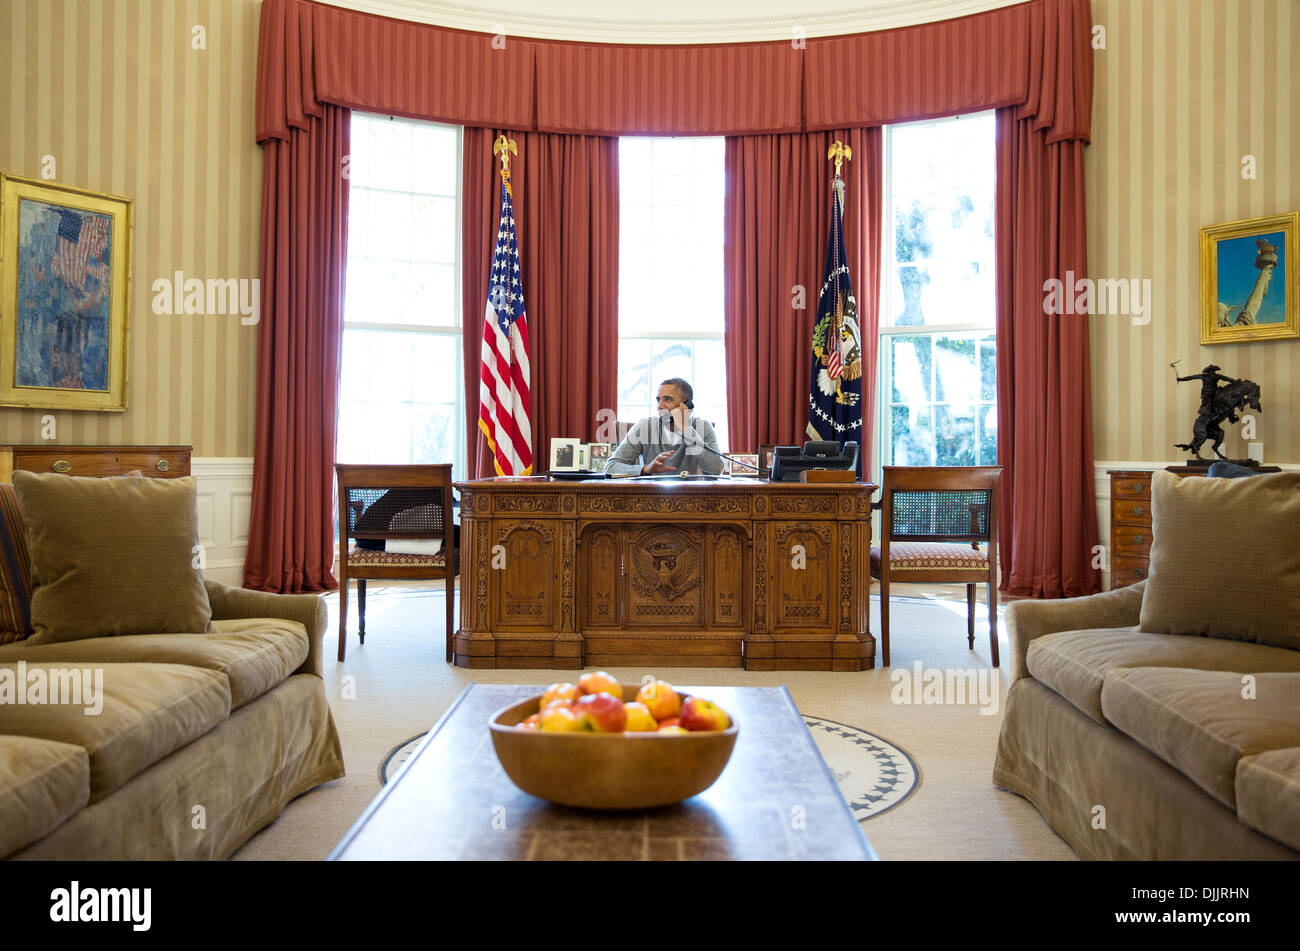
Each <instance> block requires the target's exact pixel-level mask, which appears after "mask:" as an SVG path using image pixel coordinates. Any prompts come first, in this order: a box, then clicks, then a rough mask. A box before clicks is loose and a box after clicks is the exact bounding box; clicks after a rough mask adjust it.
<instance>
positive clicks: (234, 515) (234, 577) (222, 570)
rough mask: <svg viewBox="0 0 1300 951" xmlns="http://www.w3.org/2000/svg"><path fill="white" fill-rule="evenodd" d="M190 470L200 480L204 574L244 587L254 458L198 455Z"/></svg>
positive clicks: (225, 582)
mask: <svg viewBox="0 0 1300 951" xmlns="http://www.w3.org/2000/svg"><path fill="white" fill-rule="evenodd" d="M190 473H191V474H192V475H193V476H194V478H195V481H196V482H197V483H198V508H199V544H200V545H202V546H203V557H204V568H203V576H204V577H205V578H209V579H211V580H213V581H220V582H222V583H223V584H229V585H235V586H236V587H242V586H243V583H244V559H245V558H246V557H247V555H248V522H249V514H250V511H251V508H252V502H253V460H252V459H248V458H242V457H237V456H211V457H203V458H199V457H196V458H194V459H191V460H190Z"/></svg>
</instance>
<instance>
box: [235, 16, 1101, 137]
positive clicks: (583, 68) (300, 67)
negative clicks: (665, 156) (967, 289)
mask: <svg viewBox="0 0 1300 951" xmlns="http://www.w3.org/2000/svg"><path fill="white" fill-rule="evenodd" d="M1091 21H1092V18H1091V9H1090V4H1089V0H1030V2H1027V3H1021V4H1018V5H1016V6H1012V7H1003V8H1001V9H998V10H992V11H988V12H985V13H979V14H974V15H972V16H966V17H960V18H957V19H953V20H943V21H939V22H936V23H926V24H921V25H919V26H910V27H903V28H900V29H895V30H883V31H877V32H873V33H860V34H854V35H851V36H838V37H824V38H813V39H809V40H807V45H806V48H795V46H794V45H793V44H792V43H791V42H788V41H781V42H771V43H735V44H720V45H714V46H676V45H656V46H632V45H622V44H599V43H570V42H561V41H551V40H533V39H524V38H519V37H513V36H507V37H505V38H504V43H502V42H501V41H499V40H498V41H497V42H496V44H495V45H494V37H493V36H492V34H488V33H475V32H470V31H466V30H453V29H448V28H445V27H438V26H432V25H430V24H426V23H411V22H408V21H406V20H394V19H390V18H387V17H381V16H375V15H373V14H368V13H358V12H355V11H352V10H345V9H341V8H339V7H333V6H329V5H327V4H321V3H313V2H311V0H264V2H263V4H262V25H261V39H260V46H259V50H258V84H257V85H258V93H257V138H258V141H259V142H265V141H267V140H268V139H273V138H275V139H287V138H288V136H289V130H290V129H291V128H299V129H301V128H305V127H306V124H307V118H308V117H309V116H316V117H319V116H320V115H321V104H322V103H333V104H336V105H341V106H347V107H349V108H354V109H363V110H368V111H372V112H381V113H386V114H390V115H403V116H412V117H417V118H424V119H436V120H439V121H443V122H450V123H455V124H459V125H468V126H480V127H497V128H513V129H519V130H540V131H548V132H566V133H576V134H587V135H623V134H630V133H656V134H676V135H754V134H759V133H778V132H800V131H806V130H822V129H831V128H848V127H858V126H874V125H881V124H883V123H887V122H901V121H905V120H908V119H919V118H926V117H930V116H939V115H953V114H956V113H961V112H974V111H978V110H981V109H990V108H995V107H1003V106H1018V107H1019V109H1018V115H1019V116H1020V117H1021V118H1025V117H1027V116H1034V117H1035V123H1034V124H1035V127H1036V128H1038V129H1047V130H1048V131H1047V138H1048V141H1049V142H1057V141H1062V140H1065V139H1083V140H1085V141H1086V140H1087V139H1088V135H1089V118H1090V115H1091V112H1092V49H1091V47H1090V44H1089V35H1090V29H1091Z"/></svg>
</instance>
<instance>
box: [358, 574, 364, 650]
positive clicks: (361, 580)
mask: <svg viewBox="0 0 1300 951" xmlns="http://www.w3.org/2000/svg"><path fill="white" fill-rule="evenodd" d="M357 619H358V621H359V622H360V624H361V643H362V644H364V643H365V642H366V579H365V578H358V579H357Z"/></svg>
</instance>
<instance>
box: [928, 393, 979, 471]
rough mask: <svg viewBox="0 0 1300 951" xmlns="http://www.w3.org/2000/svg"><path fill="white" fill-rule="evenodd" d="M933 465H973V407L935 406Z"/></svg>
mask: <svg viewBox="0 0 1300 951" xmlns="http://www.w3.org/2000/svg"><path fill="white" fill-rule="evenodd" d="M934 441H935V463H934V464H935V465H937V466H973V465H975V449H976V445H975V408H974V407H973V406H971V405H970V404H967V405H965V406H942V405H940V406H935V408H934Z"/></svg>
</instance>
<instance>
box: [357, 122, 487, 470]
mask: <svg viewBox="0 0 1300 951" xmlns="http://www.w3.org/2000/svg"><path fill="white" fill-rule="evenodd" d="M358 111H359V112H361V114H363V115H365V116H367V117H369V118H387V119H389V120H391V121H394V122H407V123H417V122H418V123H422V124H428V125H436V126H441V127H443V128H446V129H451V130H453V131H454V132H455V134H456V194H455V195H450V196H448V195H439V196H437V197H441V198H448V197H450V198H452V199H454V201H455V218H454V221H455V223H456V226H455V240H454V241H453V247H454V251H453V254H452V274H453V275H454V280H453V282H452V283H453V287H454V291H455V293H454V301H455V303H454V313H453V322H452V323H451V324H403V323H376V322H372V321H359V320H348V319H347V310H346V307H345V309H344V319H343V330H344V332H346V331H348V330H366V331H377V332H381V333H403V334H434V335H439V336H446V337H454V338H455V340H456V342H457V347H456V353H457V359H456V360H455V361H454V364H455V374H456V390H455V392H456V407H457V412H456V414H455V416H456V433H455V439H456V443H457V445H458V446H459V447H460V448H459V450H458V456H459V458H457V459H453V460H452V466H453V469H454V470H455V471H456V472H457V473H459V474H460V476H459V477H460V478H468V476H469V439H468V431H467V425H466V421H465V418H466V417H465V414H466V412H467V410H466V406H465V361H464V357H463V355H464V352H465V350H464V345H465V341H464V335H465V319H464V318H465V314H464V311H465V306H464V300H463V298H464V287H463V280H462V275H463V271H462V266H463V248H462V247H461V228H460V223H461V221H462V214H461V212H462V205H463V202H464V191H465V188H464V186H465V168H464V162H463V159H462V157H463V156H464V154H465V153H464V140H465V128H464V126H459V125H450V124H448V123H444V122H425V120H418V119H407V118H404V117H401V116H386V115H385V114H384V113H371V112H363V111H360V110H358ZM353 187H356V186H353ZM363 187H364V189H365V190H366V191H368V192H387V193H389V194H403V195H422V194H426V193H424V192H408V191H406V190H404V189H390V188H372V187H370V186H363ZM350 201H351V196H350V193H349V202H350ZM351 257H352V255H351V254H349V258H351ZM357 257H358V259H360V260H366V259H367V258H368V256H366V255H358V256H357ZM375 260H380V259H375ZM486 290H487V289H486V287H485V288H484V293H485V294H486ZM479 330H480V332H481V330H482V328H481V326H480V328H479ZM340 407H341V402H340ZM476 431H477V430H476ZM342 461H347V460H342Z"/></svg>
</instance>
